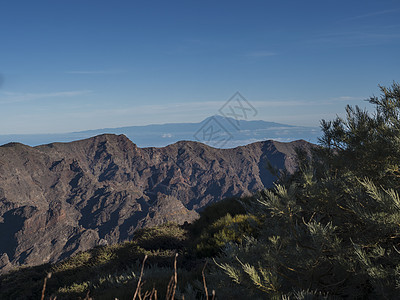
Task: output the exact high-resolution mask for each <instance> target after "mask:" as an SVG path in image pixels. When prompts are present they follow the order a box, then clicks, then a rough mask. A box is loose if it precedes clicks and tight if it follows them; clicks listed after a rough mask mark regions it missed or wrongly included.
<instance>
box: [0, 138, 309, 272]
mask: <svg viewBox="0 0 400 300" xmlns="http://www.w3.org/2000/svg"><path fill="white" fill-rule="evenodd" d="M296 147H301V148H303V149H306V150H307V149H310V147H311V145H310V144H308V143H307V142H305V141H295V142H291V143H279V142H274V141H266V142H258V143H254V144H250V145H247V146H243V147H237V148H234V149H215V148H211V147H209V146H206V145H204V144H201V143H196V142H185V141H183V142H178V143H175V144H173V145H169V146H167V147H164V148H138V147H137V146H136V145H135V144H134V143H132V142H131V141H130V140H129V139H128V138H126V137H125V136H123V135H119V136H117V135H101V136H97V137H93V138H90V139H86V140H81V141H76V142H71V143H54V144H49V145H44V146H38V147H29V146H25V145H22V144H18V143H11V144H7V145H4V146H1V147H0V270H2V272H5V271H7V270H9V269H10V268H12V267H14V266H19V265H37V264H41V263H44V262H55V261H57V260H60V259H63V258H65V257H68V256H70V255H72V254H74V253H77V252H78V251H82V250H87V249H89V248H92V247H94V246H96V245H102V244H111V243H116V242H120V241H123V240H126V239H129V238H130V237H132V235H133V234H134V231H135V229H137V228H141V227H145V226H153V225H157V224H161V223H163V222H168V221H174V222H177V223H184V222H185V221H188V222H190V221H192V220H194V219H195V218H197V216H198V211H199V210H200V209H201V208H202V207H204V206H205V205H207V204H209V203H211V202H214V201H218V200H220V199H222V198H225V197H230V196H243V195H247V194H251V193H252V192H254V191H257V190H259V189H262V188H263V187H264V186H270V185H271V184H272V182H273V180H274V178H273V176H272V175H271V174H270V173H269V172H268V171H267V169H266V168H265V165H266V160H269V161H271V162H272V164H273V165H275V166H276V167H278V168H281V169H284V168H285V169H287V170H288V171H289V172H293V171H294V170H295V168H296V164H295V161H294V149H295V148H296Z"/></svg>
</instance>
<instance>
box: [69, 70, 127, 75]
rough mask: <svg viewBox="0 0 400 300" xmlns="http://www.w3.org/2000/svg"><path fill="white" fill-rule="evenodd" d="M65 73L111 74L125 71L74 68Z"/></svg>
mask: <svg viewBox="0 0 400 300" xmlns="http://www.w3.org/2000/svg"><path fill="white" fill-rule="evenodd" d="M65 73H66V74H76V75H111V74H121V73H125V71H122V70H74V71H68V72H65Z"/></svg>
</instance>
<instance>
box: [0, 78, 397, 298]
mask: <svg viewBox="0 0 400 300" xmlns="http://www.w3.org/2000/svg"><path fill="white" fill-rule="evenodd" d="M381 91H382V95H381V96H380V97H372V98H371V99H370V102H371V103H372V104H374V105H375V107H376V111H375V112H374V114H368V113H367V112H365V111H363V110H361V109H360V108H358V107H355V108H352V107H350V106H348V107H347V108H346V112H347V116H346V118H345V119H341V118H337V119H335V120H333V121H330V122H326V121H322V129H323V136H322V137H321V140H320V142H321V146H320V147H317V148H315V149H314V150H313V154H312V156H311V157H310V156H308V155H306V154H305V153H301V152H299V153H298V159H299V169H298V171H297V172H296V174H294V175H293V176H290V177H287V176H281V178H279V180H278V181H277V184H276V186H275V188H273V189H269V190H264V191H262V192H260V193H258V194H257V195H254V197H251V198H246V199H241V200H240V201H238V200H236V199H228V200H225V201H222V202H219V203H216V204H215V205H213V206H210V207H208V208H206V209H205V210H204V211H203V213H202V215H201V218H200V219H199V220H198V221H197V222H195V223H194V224H192V225H189V226H177V225H174V224H165V225H163V226H160V227H156V228H151V229H145V230H142V231H139V232H138V233H137V235H136V236H135V239H134V240H133V241H129V242H126V243H124V244H120V245H114V246H107V247H100V248H96V249H93V250H91V251H88V252H84V253H81V254H79V255H77V256H74V257H72V258H70V259H67V260H65V261H63V262H60V263H58V264H56V265H53V266H50V265H44V266H39V267H35V268H25V269H22V270H18V271H15V272H12V273H10V274H8V275H7V276H3V277H1V279H0V298H1V299H40V296H41V293H42V287H43V280H44V278H45V277H46V275H47V274H48V273H50V272H51V273H52V277H51V278H50V279H48V280H47V287H46V295H47V298H48V297H50V295H53V296H57V299H63V298H67V299H71V298H78V297H81V298H82V299H83V298H85V297H86V296H87V295H88V296H87V297H93V298H94V299H114V298H118V299H132V298H133V296H134V293H135V291H138V289H137V287H138V282H139V283H142V282H143V286H141V289H140V293H139V295H137V296H138V298H139V296H141V297H144V295H145V293H146V291H150V292H151V291H155V290H157V297H158V298H161V299H163V298H165V297H166V296H167V298H168V297H169V298H173V296H171V293H170V291H171V286H173V285H174V284H176V292H175V296H174V297H175V298H177V299H182V298H183V295H184V298H185V299H205V298H207V296H208V298H210V299H211V298H212V297H213V295H212V292H211V291H212V290H214V291H215V292H216V297H217V298H219V299H306V298H307V299H310V298H317V299H318V298H322V299H331V298H351V299H352V298H359V299H361V298H366V299H376V298H387V299H394V298H397V297H398V296H397V295H398V294H399V292H400V290H399V289H400V197H399V188H400V86H399V85H398V84H395V83H394V84H393V85H392V86H391V87H390V88H384V87H382V88H381ZM176 253H178V254H179V256H178V259H177V267H176V272H175V269H174V268H173V263H174V259H175V257H176V256H175V255H176ZM145 255H147V257H148V259H147V261H146V264H145V265H143V266H144V272H143V277H142V278H140V274H141V267H142V260H143V257H145ZM206 261H207V262H208V263H207V265H206V267H205V262H206ZM204 267H205V268H204ZM175 276H178V277H177V278H178V279H177V280H176V277H175ZM171 277H172V280H171ZM139 278H140V281H139ZM171 282H172V285H171ZM139 286H140V284H139ZM168 287H169V288H168ZM150 292H149V293H150ZM149 293H148V294H147V295H148V296H149ZM154 296H155V294H154V293H153V294H152V298H153V299H154V298H155V297H154Z"/></svg>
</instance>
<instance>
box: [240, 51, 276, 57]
mask: <svg viewBox="0 0 400 300" xmlns="http://www.w3.org/2000/svg"><path fill="white" fill-rule="evenodd" d="M275 55H278V54H277V53H276V52H272V51H253V52H249V53H247V54H246V56H248V57H268V56H275Z"/></svg>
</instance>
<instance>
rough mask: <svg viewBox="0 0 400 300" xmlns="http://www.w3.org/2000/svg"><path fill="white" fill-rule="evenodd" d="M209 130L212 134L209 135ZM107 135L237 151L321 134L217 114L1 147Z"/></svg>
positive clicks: (25, 139)
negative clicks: (251, 144) (263, 143)
mask: <svg viewBox="0 0 400 300" xmlns="http://www.w3.org/2000/svg"><path fill="white" fill-rule="evenodd" d="M207 129H209V130H212V132H211V131H209V132H207ZM106 133H109V134H124V135H125V136H127V137H128V138H129V139H130V140H132V141H135V143H136V144H137V145H138V146H139V147H165V146H167V145H170V144H173V143H176V142H178V141H183V140H185V141H196V142H202V143H204V144H207V145H209V146H212V147H215V148H234V147H237V146H244V145H247V144H250V143H254V142H259V141H266V140H275V141H280V142H291V141H295V140H305V141H307V142H311V143H316V142H317V140H318V137H319V136H320V134H321V131H320V129H319V128H318V127H304V126H294V125H287V124H281V123H275V122H267V121H261V120H258V121H248V120H235V119H233V118H229V117H223V116H219V115H215V116H211V117H208V118H206V119H204V120H203V121H201V122H198V123H167V124H153V125H146V126H128V127H118V128H103V129H96V130H87V131H79V132H69V133H48V134H47V133H44V134H10V135H0V145H3V144H7V143H10V142H18V143H22V144H25V145H29V146H38V145H43V144H49V143H53V142H72V141H76V140H80V139H86V138H90V137H93V136H96V135H100V134H106ZM213 133H217V134H218V135H219V136H218V137H215V138H214V137H212V136H210V135H211V134H213Z"/></svg>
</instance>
